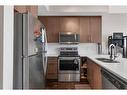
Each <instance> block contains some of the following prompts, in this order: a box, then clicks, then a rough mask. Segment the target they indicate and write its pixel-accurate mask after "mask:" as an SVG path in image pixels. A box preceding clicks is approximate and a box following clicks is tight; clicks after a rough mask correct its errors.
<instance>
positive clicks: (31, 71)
mask: <svg viewBox="0 0 127 95" xmlns="http://www.w3.org/2000/svg"><path fill="white" fill-rule="evenodd" d="M38 31H41V32H42V37H41V38H42V39H41V41H40V42H39V41H35V36H34V32H38ZM46 42H47V41H46V34H45V28H44V26H43V25H42V24H41V23H40V22H39V21H38V20H37V19H36V18H34V17H33V16H32V15H31V14H30V13H23V14H21V13H15V15H14V74H13V75H14V77H13V78H14V81H13V88H14V89H42V88H45V73H46V66H47V57H46Z"/></svg>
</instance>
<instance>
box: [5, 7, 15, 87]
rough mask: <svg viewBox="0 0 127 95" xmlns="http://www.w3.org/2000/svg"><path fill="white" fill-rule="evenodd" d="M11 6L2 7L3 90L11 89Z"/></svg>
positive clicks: (12, 20)
mask: <svg viewBox="0 0 127 95" xmlns="http://www.w3.org/2000/svg"><path fill="white" fill-rule="evenodd" d="M13 15H14V10H13V6H4V34H3V35H4V36H3V37H4V47H3V49H4V51H3V55H4V56H3V89H12V88H13V31H14V30H13V25H14V19H13V17H14V16H13Z"/></svg>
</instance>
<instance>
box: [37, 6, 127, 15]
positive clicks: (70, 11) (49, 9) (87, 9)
mask: <svg viewBox="0 0 127 95" xmlns="http://www.w3.org/2000/svg"><path fill="white" fill-rule="evenodd" d="M116 9H117V10H120V11H121V10H124V11H127V6H105V5H104V6H103V5H96V6H95V5H56V6H55V5H43V6H38V15H39V16H46V15H48V16H50V15H51V16H52V15H62V16H63V15H68V16H71V15H75V16H76V15H80V16H81V15H103V14H105V13H112V12H116ZM114 10H115V11H114Z"/></svg>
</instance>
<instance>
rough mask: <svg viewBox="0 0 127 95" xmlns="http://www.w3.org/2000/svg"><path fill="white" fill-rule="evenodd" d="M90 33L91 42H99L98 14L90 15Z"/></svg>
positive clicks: (99, 24)
mask: <svg viewBox="0 0 127 95" xmlns="http://www.w3.org/2000/svg"><path fill="white" fill-rule="evenodd" d="M90 34H91V42H93V43H101V17H100V16H91V17H90Z"/></svg>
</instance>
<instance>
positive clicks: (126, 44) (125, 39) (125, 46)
mask: <svg viewBox="0 0 127 95" xmlns="http://www.w3.org/2000/svg"><path fill="white" fill-rule="evenodd" d="M123 57H124V58H127V36H124V37H123Z"/></svg>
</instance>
